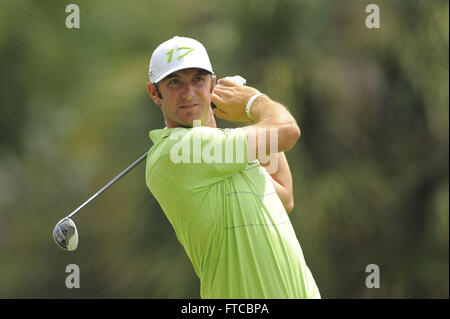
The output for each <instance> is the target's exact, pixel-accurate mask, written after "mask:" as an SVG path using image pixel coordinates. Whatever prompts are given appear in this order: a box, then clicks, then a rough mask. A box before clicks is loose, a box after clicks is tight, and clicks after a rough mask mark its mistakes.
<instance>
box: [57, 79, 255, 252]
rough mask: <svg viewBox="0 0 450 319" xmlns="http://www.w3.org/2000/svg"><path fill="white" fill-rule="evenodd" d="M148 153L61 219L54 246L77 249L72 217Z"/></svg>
mask: <svg viewBox="0 0 450 319" xmlns="http://www.w3.org/2000/svg"><path fill="white" fill-rule="evenodd" d="M227 79H228V80H230V81H233V82H234V83H236V84H240V85H245V84H246V80H245V79H244V78H243V77H241V76H239V75H235V76H232V77H227ZM217 86H221V84H217ZM211 107H212V108H215V107H216V106H215V105H214V103H211ZM147 154H148V151H147V152H146V153H145V154H144V155H142V156H141V157H140V158H139V159H137V160H136V161H135V162H134V163H133V164H131V165H130V166H129V167H128V168H127V169H125V170H124V171H123V172H122V173H120V174H119V175H117V176H116V177H115V178H114V179H113V180H112V181H110V182H109V183H108V184H106V185H105V186H103V187H102V188H101V189H100V190H99V191H98V192H97V193H95V194H94V195H92V196H91V198H89V199H88V200H87V201H85V202H84V203H83V204H81V205H80V207H78V208H77V209H75V210H74V211H73V212H72V213H70V214H69V215H67V216H66V217H64V218H63V219H61V220H60V221H59V222H58V223H56V226H55V228H54V229H53V239H54V240H55V242H56V244H57V245H58V246H59V247H61V248H62V249H64V250H67V251H73V250H75V249H77V247H78V231H77V227H76V225H75V223H74V221H73V220H72V219H71V217H72V216H73V215H75V214H76V213H78V212H79V211H80V210H81V209H83V208H84V207H86V205H87V204H89V203H90V202H92V201H93V200H94V199H95V198H97V197H98V196H99V195H100V194H101V193H103V192H104V191H105V190H107V189H108V188H110V187H111V186H112V185H113V184H115V183H116V182H117V181H118V180H119V179H121V178H122V177H123V176H125V175H126V174H127V173H128V172H129V171H131V170H132V169H133V168H134V167H136V166H137V165H138V164H139V163H141V162H142V161H143V160H144V159H145V158H146V157H147Z"/></svg>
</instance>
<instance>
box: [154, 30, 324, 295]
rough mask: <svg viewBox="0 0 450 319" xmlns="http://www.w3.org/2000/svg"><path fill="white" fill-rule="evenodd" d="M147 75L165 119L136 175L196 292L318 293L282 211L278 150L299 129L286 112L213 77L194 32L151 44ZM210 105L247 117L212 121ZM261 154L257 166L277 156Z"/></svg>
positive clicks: (286, 195) (284, 199) (283, 167)
mask: <svg viewBox="0 0 450 319" xmlns="http://www.w3.org/2000/svg"><path fill="white" fill-rule="evenodd" d="M149 77H150V83H148V84H147V89H148V93H149V94H150V96H151V98H152V99H153V101H154V102H155V103H156V104H157V105H158V106H159V107H160V108H161V111H162V112H163V115H164V119H165V122H166V126H167V127H166V128H165V129H157V130H153V131H151V132H150V138H151V139H152V141H153V142H154V145H153V146H152V148H151V149H150V152H149V154H148V157H147V166H146V182H147V186H148V188H149V189H150V191H151V192H152V193H153V195H154V196H155V198H156V199H157V201H158V202H159V204H160V206H161V208H162V209H163V211H164V213H165V214H166V216H167V218H168V220H169V221H170V223H171V224H172V226H173V228H174V230H175V232H176V235H177V238H178V240H179V241H180V242H181V244H182V245H183V246H184V248H185V250H186V253H187V255H188V257H189V259H190V260H191V262H192V265H193V267H194V270H195V272H196V274H197V275H198V277H199V278H200V281H201V297H202V298H221V299H222V298H236V299H241V298H283V299H284V298H320V293H319V290H318V288H317V286H316V283H315V281H314V279H313V277H312V275H311V272H310V270H309V269H308V267H307V266H306V263H305V260H304V257H303V253H302V250H301V247H300V244H299V242H298V240H297V238H296V235H295V232H294V230H293V228H292V225H291V223H290V220H289V218H288V216H287V212H289V211H291V210H292V208H293V205H294V204H293V203H294V201H293V195H292V177H291V173H290V170H289V166H288V163H287V160H286V157H285V155H284V153H283V152H284V151H287V150H289V149H291V148H292V147H293V146H294V144H295V143H296V141H297V139H298V138H299V136H300V130H299V128H298V126H297V123H296V121H295V119H294V118H293V117H292V115H291V114H290V113H289V112H288V111H287V109H286V108H285V107H284V106H282V105H281V104H279V103H277V102H275V101H273V100H271V99H270V98H269V97H268V96H266V95H263V94H261V93H259V91H258V90H256V89H254V88H252V87H248V86H241V85H238V84H235V83H234V82H232V81H230V80H228V79H221V80H219V81H218V83H219V84H221V85H220V86H216V76H215V75H214V72H213V70H212V67H211V63H210V60H209V57H208V54H207V52H206V49H205V48H204V47H203V45H202V44H201V43H200V42H198V41H196V40H194V39H190V38H184V37H174V38H172V39H170V40H168V41H166V42H164V43H162V44H161V45H159V46H158V47H157V48H156V50H155V51H154V52H153V55H152V57H151V60H150V70H149ZM211 102H213V103H214V104H215V105H216V106H217V108H215V109H214V110H213V109H212V108H211ZM214 115H215V116H217V117H219V118H222V119H226V120H228V121H231V122H251V125H248V126H244V127H242V128H235V129H218V128H217V126H216V121H215V118H214ZM195 124H197V125H195ZM270 129H271V130H270ZM272 133H275V134H272ZM262 135H264V136H262ZM274 145H275V146H276V147H275V148H274ZM266 150H268V151H266ZM266 152H272V157H271V160H270V161H267V159H266ZM262 157H264V158H265V162H266V163H265V164H264V166H266V167H269V166H270V165H271V162H273V161H275V162H276V163H277V165H276V170H274V171H273V172H271V174H269V173H268V172H267V171H266V169H265V168H264V167H263V166H261V165H260V162H259V161H258V158H262Z"/></svg>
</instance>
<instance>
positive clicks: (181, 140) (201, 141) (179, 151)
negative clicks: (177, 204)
mask: <svg viewBox="0 0 450 319" xmlns="http://www.w3.org/2000/svg"><path fill="white" fill-rule="evenodd" d="M176 135H178V136H176ZM170 139H171V140H172V141H173V142H174V143H173V144H172V143H171V144H172V145H171V149H170V160H171V161H172V162H173V163H174V164H175V166H178V167H177V169H176V171H178V172H179V173H180V174H181V175H183V176H184V177H185V178H186V179H188V180H190V181H191V182H193V183H195V185H197V186H206V185H208V184H212V183H216V182H218V181H220V180H222V179H225V178H228V177H230V176H232V175H233V174H235V173H237V172H239V171H241V170H243V169H244V168H245V167H246V166H247V162H248V145H247V137H246V134H245V132H244V130H242V129H241V128H235V129H218V128H211V127H204V126H202V127H194V128H192V129H187V130H186V131H184V132H183V131H182V130H179V131H177V132H176V133H175V134H172V135H171V136H170ZM180 177H181V176H180Z"/></svg>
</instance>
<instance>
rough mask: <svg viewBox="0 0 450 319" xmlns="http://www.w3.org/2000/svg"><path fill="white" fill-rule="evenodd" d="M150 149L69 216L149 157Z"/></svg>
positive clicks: (71, 214)
mask: <svg viewBox="0 0 450 319" xmlns="http://www.w3.org/2000/svg"><path fill="white" fill-rule="evenodd" d="M147 154H148V151H147V152H146V153H145V154H144V155H142V156H141V157H140V158H139V159H137V160H136V161H135V162H134V163H133V164H131V165H130V166H129V167H128V168H127V169H125V170H124V171H123V172H122V173H120V174H119V175H117V176H116V177H115V178H114V179H113V180H112V181H110V182H109V183H108V184H106V185H105V186H103V187H102V188H101V189H100V190H99V191H98V192H97V193H95V194H94V195H92V196H91V198H89V199H88V200H87V201H85V202H84V203H83V204H81V206H80V207H78V208H77V209H75V210H74V211H73V212H72V213H70V214H69V215H68V216H67V217H68V218H70V217H72V216H73V215H75V214H76V213H78V212H79V211H80V210H81V209H83V208H84V207H85V206H86V205H87V204H89V203H90V202H92V201H93V200H94V199H95V198H96V197H97V196H98V195H100V194H101V193H103V192H104V191H105V190H107V189H108V188H110V187H111V186H112V185H113V184H114V183H116V182H117V181H118V180H119V179H121V178H122V177H123V176H125V175H126V174H127V173H128V172H129V171H131V170H132V169H133V168H134V167H135V166H137V165H138V164H139V163H141V162H142V161H143V160H145V158H146V157H147Z"/></svg>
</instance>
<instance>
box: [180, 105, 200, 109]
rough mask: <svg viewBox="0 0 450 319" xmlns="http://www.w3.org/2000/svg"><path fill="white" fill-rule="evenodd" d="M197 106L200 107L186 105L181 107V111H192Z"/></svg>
mask: <svg viewBox="0 0 450 319" xmlns="http://www.w3.org/2000/svg"><path fill="white" fill-rule="evenodd" d="M196 106H198V104H186V105H181V106H180V109H182V110H192V109H193V108H194V107H196Z"/></svg>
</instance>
